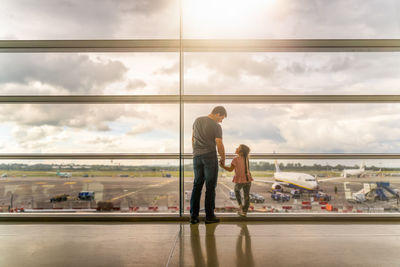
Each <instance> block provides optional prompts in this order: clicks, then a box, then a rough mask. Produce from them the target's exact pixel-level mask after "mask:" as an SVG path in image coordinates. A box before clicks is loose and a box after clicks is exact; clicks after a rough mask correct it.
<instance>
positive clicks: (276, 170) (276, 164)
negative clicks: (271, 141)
mask: <svg viewBox="0 0 400 267" xmlns="http://www.w3.org/2000/svg"><path fill="white" fill-rule="evenodd" d="M280 171H281V170H280V169H279V165H278V161H277V160H275V172H280Z"/></svg>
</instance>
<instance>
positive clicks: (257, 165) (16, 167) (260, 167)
mask: <svg viewBox="0 0 400 267" xmlns="http://www.w3.org/2000/svg"><path fill="white" fill-rule="evenodd" d="M279 168H280V169H281V170H284V171H306V170H307V171H332V170H336V171H342V170H343V169H349V168H359V166H357V165H355V166H345V165H341V164H338V165H335V166H331V165H329V164H328V165H321V164H313V165H311V166H310V165H302V164H301V163H287V164H283V163H279ZM58 169H62V170H68V171H133V172H140V171H152V172H158V171H179V166H174V165H168V166H163V165H143V166H127V165H77V164H71V165H65V164H62V165H60V164H42V163H40V164H34V165H28V164H20V163H11V164H5V163H2V164H0V170H3V171H54V170H58ZM250 169H251V170H253V171H274V170H275V164H274V163H269V162H265V161H256V162H254V161H253V162H251V163H250ZM366 169H367V170H372V171H379V170H380V169H381V170H382V171H399V170H400V168H380V167H375V166H370V167H366ZM184 170H185V171H193V166H192V164H186V165H185V166H184Z"/></svg>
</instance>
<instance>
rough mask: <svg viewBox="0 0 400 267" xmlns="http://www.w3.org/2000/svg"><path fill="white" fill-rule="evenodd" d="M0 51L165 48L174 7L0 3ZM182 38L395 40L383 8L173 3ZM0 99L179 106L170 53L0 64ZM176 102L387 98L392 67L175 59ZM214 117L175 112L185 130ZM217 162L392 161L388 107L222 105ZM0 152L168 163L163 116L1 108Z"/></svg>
mask: <svg viewBox="0 0 400 267" xmlns="http://www.w3.org/2000/svg"><path fill="white" fill-rule="evenodd" d="M0 7H1V8H0V25H6V27H0V40H23V39H26V40H46V39H48V40H63V39H177V38H179V31H180V29H179V2H178V1H170V0H152V1H145V0H138V1H115V0H104V1H95V0H92V1H72V0H63V1H52V0H36V1H33V0H31V1H28V0H20V1H13V0H2V1H1V3H0ZM182 10H183V36H184V38H191V39H197V38H199V39H201V38H227V39H229V38H232V39H233V38H244V39H246V38H249V39H279V38H287V39H307V38H309V39H363V38H367V39H368V38H370V39H385V38H390V39H396V38H400V3H399V2H398V1H396V0H386V1H381V0H379V1H378V0H375V1H361V0H339V1H322V0H319V1H317V0H314V1H313V0H308V1H306V0H282V1H278V0H259V1H238V0H230V1H224V0H221V1H210V0H203V1H192V0H186V1H183V7H182ZM0 70H1V71H0V94H1V95H112V94H124V95H169V94H178V93H179V54H177V53H2V54H0ZM184 71H185V72H184V91H185V94H210V95H219V94H220V95H224V94H230V95H232V94H238V95H251V94H323V95H334V94H379V95H380V94H398V90H399V88H398V85H399V84H400V54H399V53H395V52H384V53H376V52H375V53H365V52H359V53H354V52H348V53H300V52H298V53H185V55H184ZM213 106H214V105H213V104H186V105H185V113H184V116H185V120H184V126H185V151H186V152H191V144H190V139H191V125H192V123H193V121H194V119H195V118H196V117H198V116H205V115H207V114H208V113H209V112H210V111H211V109H212V108H213ZM225 107H226V108H227V111H228V117H227V118H226V119H225V120H224V121H223V123H222V128H223V135H224V143H225V147H226V150H227V152H228V153H233V152H234V151H235V148H236V146H237V145H238V144H241V143H245V144H247V145H249V146H250V148H251V149H252V152H256V153H272V152H273V151H275V152H277V153H279V152H281V153H284V152H298V153H314V152H315V153H330V152H346V153H359V152H373V153H398V152H399V151H400V142H399V141H400V130H399V128H398V127H397V126H398V125H399V123H400V115H399V114H400V112H399V111H400V105H399V104H226V105H225ZM0 121H1V123H0V153H17V152H26V153H39V152H43V153H45V152H46V153H47V152H53V153H56V152H59V153H67V152H76V153H77V152H98V153H101V152H104V153H112V152H124V153H157V152H168V153H177V152H178V151H179V106H178V105H173V104H167V105H161V104H157V105H150V104H140V105H137V104H132V105H126V104H82V105H75V104H52V105H50V104H12V105H11V104H7V105H1V106H0Z"/></svg>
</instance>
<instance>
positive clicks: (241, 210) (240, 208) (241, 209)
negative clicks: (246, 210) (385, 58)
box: [237, 205, 243, 216]
mask: <svg viewBox="0 0 400 267" xmlns="http://www.w3.org/2000/svg"><path fill="white" fill-rule="evenodd" d="M242 213H243V206H242V205H239V209H238V212H237V214H238V215H239V216H242Z"/></svg>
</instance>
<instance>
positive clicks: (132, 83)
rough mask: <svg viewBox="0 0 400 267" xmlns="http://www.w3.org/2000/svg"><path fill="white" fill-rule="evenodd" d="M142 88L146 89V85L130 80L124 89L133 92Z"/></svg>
mask: <svg viewBox="0 0 400 267" xmlns="http://www.w3.org/2000/svg"><path fill="white" fill-rule="evenodd" d="M143 87H146V83H145V82H144V81H142V80H139V79H135V80H130V81H129V82H128V84H127V85H126V88H127V89H129V90H135V89H139V88H143Z"/></svg>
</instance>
